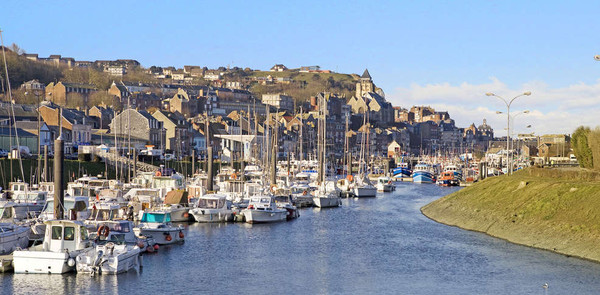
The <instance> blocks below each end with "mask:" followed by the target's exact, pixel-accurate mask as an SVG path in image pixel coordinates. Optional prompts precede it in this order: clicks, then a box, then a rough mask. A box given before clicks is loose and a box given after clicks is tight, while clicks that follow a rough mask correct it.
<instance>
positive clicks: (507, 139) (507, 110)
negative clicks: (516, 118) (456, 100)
mask: <svg viewBox="0 0 600 295" xmlns="http://www.w3.org/2000/svg"><path fill="white" fill-rule="evenodd" d="M485 95H487V96H495V97H497V98H499V99H501V100H502V101H503V102H504V104H506V172H507V173H509V174H512V173H511V172H512V171H509V167H510V163H509V162H510V158H509V156H508V149H509V143H510V105H511V104H512V103H513V101H515V99H517V98H519V97H521V96H524V95H526V96H529V95H531V91H526V92H523V93H521V94H519V95H517V96H515V97H513V98H512V99H511V100H506V99H504V98H503V97H501V96H499V95H496V94H494V93H492V92H488V93H486V94H485ZM511 170H512V169H511Z"/></svg>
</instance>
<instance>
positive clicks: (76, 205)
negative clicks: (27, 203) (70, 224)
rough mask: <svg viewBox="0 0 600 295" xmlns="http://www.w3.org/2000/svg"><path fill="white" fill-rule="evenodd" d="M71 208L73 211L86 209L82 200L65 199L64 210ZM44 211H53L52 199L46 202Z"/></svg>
mask: <svg viewBox="0 0 600 295" xmlns="http://www.w3.org/2000/svg"><path fill="white" fill-rule="evenodd" d="M71 209H73V210H75V211H85V210H87V205H86V204H85V202H84V201H65V212H66V211H69V210H71ZM44 212H54V200H52V201H47V202H46V206H45V207H44Z"/></svg>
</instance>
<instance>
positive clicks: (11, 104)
mask: <svg viewBox="0 0 600 295" xmlns="http://www.w3.org/2000/svg"><path fill="white" fill-rule="evenodd" d="M0 43H1V45H2V57H3V58H4V72H5V73H6V85H7V87H8V98H9V99H10V109H11V112H12V118H13V119H15V120H16V118H15V106H14V103H13V99H12V91H11V88H10V79H9V78H8V66H7V62H6V51H5V49H4V39H3V38H2V30H0ZM38 112H39V110H38ZM9 122H10V120H9ZM15 123H16V122H15ZM14 127H15V137H16V139H17V149H18V152H17V159H18V160H19V167H20V168H21V179H23V181H25V172H24V171H23V161H21V143H20V142H19V134H18V133H17V124H14ZM9 128H10V125H9ZM38 149H39V148H38Z"/></svg>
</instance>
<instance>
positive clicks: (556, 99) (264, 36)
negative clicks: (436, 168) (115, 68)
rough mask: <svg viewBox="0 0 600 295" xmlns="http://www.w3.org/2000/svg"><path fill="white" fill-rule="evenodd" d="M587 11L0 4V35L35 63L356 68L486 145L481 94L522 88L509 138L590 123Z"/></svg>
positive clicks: (490, 100) (593, 88) (598, 102)
mask: <svg viewBox="0 0 600 295" xmlns="http://www.w3.org/2000/svg"><path fill="white" fill-rule="evenodd" d="M88 2H89V3H88ZM599 12H600V1H373V0H371V1H352V0H350V1H323V0H304V1H233V0H232V1H151V0H149V1H112V0H105V1H102V2H96V1H46V2H41V1H39V2H37V1H13V0H7V1H3V4H2V9H0V29H1V30H2V31H3V38H4V43H5V45H10V44H12V43H16V44H17V45H19V46H20V47H21V48H23V49H24V50H25V51H26V52H28V53H38V54H39V56H40V57H47V56H48V55H51V54H60V55H62V56H64V57H73V58H75V59H76V60H91V61H93V60H103V59H136V60H138V61H139V62H140V63H141V64H142V65H143V66H144V67H150V66H152V65H157V66H176V67H182V66H183V65H200V66H208V67H209V68H216V67H219V66H228V65H229V66H238V67H244V68H245V67H250V68H253V69H261V70H268V69H269V68H271V66H273V65H274V64H284V65H286V66H287V67H289V68H296V67H300V66H306V65H319V66H321V68H322V69H329V70H332V71H335V72H340V73H357V74H362V72H363V71H364V69H365V68H368V69H369V72H370V74H371V76H372V77H373V81H374V83H375V84H376V86H378V87H380V88H382V89H383V91H384V92H385V94H386V99H387V100H388V101H390V102H391V103H392V104H393V105H394V106H401V107H404V108H410V107H411V106H413V105H425V106H431V107H433V108H435V109H436V110H438V111H448V112H449V113H450V116H451V117H452V118H453V119H454V120H455V121H456V125H457V126H459V127H468V126H469V125H470V124H472V123H474V124H475V125H476V126H479V125H481V124H482V121H483V119H486V120H487V123H488V124H490V125H491V126H492V127H493V128H494V130H495V134H496V136H503V135H506V131H505V130H506V121H507V117H506V110H507V106H506V104H505V103H504V102H503V101H502V100H501V99H499V98H497V97H488V96H486V95H485V93H487V92H492V93H494V94H496V95H498V96H500V97H503V98H505V99H506V100H508V101H510V100H511V99H512V98H513V97H516V96H518V95H519V94H522V93H523V92H525V91H531V95H530V96H522V97H519V98H517V99H516V100H514V101H513V103H512V104H511V107H510V110H511V114H513V115H515V116H514V119H513V120H511V122H513V123H511V134H513V133H514V134H516V133H535V134H538V135H541V134H555V133H565V134H570V133H572V132H573V131H574V130H575V128H577V127H578V126H581V125H584V126H589V127H591V128H595V127H597V126H599V125H600V124H599V123H598V119H597V116H599V115H600V79H599V77H600V62H597V61H595V60H594V55H596V54H600V33H599V32H600V21H599V18H598V15H599ZM526 110H527V111H529V112H528V113H526V114H525V113H523V114H519V113H522V112H523V111H526ZM497 111H502V112H503V114H497V113H496V112H497ZM527 126H531V127H529V128H528V127H527Z"/></svg>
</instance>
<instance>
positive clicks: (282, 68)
mask: <svg viewBox="0 0 600 295" xmlns="http://www.w3.org/2000/svg"><path fill="white" fill-rule="evenodd" d="M287 70H288V68H286V67H285V66H284V65H282V64H276V65H274V66H273V67H271V70H270V71H271V72H283V71H287Z"/></svg>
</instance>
